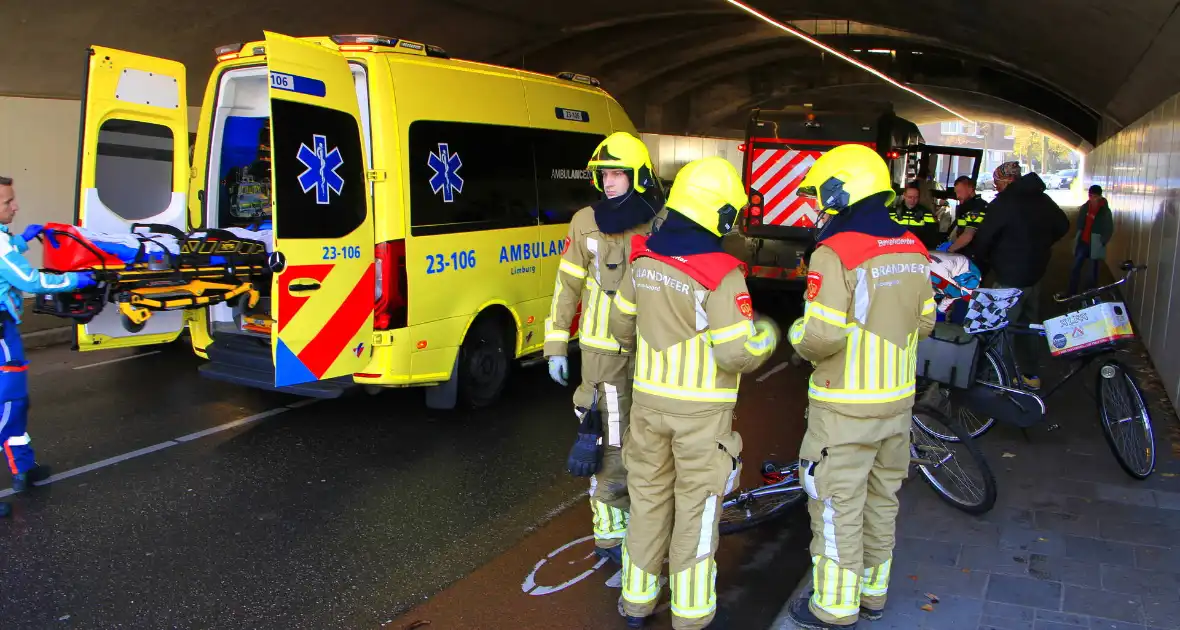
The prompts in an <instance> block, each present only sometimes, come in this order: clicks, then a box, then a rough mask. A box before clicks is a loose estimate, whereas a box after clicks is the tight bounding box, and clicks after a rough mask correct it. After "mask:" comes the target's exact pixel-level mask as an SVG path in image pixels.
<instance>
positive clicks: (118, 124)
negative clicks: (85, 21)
mask: <svg viewBox="0 0 1180 630" xmlns="http://www.w3.org/2000/svg"><path fill="white" fill-rule="evenodd" d="M87 57H88V58H87V61H86V83H85V87H86V89H85V92H84V93H83V95H82V115H81V119H82V120H81V123H82V125H81V135H80V137H79V150H78V180H77V184H78V185H77V192H76V195H77V197H76V203H75V212H76V215H75V221H74V223H75V224H76V225H79V226H81V227H83V228H85V229H86V230H88V231H92V232H101V233H105V234H109V235H112V236H123V237H129V236H130V234H131V225H132V224H133V223H161V224H166V225H168V226H171V227H174V228H177V229H180V230H184V229H185V227H186V216H185V208H186V206H187V203H186V197H187V193H188V186H189V152H188V150H189V147H188V102H187V97H186V93H185V69H184V65H183V64H181V63H178V62H175V61H170V60H168V59H160V58H157V57H149V56H146V55H140V54H137V53H132V52H127V51H123V50H117V49H114V48H104V47H102V46H92V47H91V48H90V50H89V51H88V52H87ZM58 238H62V237H58ZM44 246H45V247H48V246H49V245H48V244H46V245H44ZM184 326H185V321H184V313H183V312H182V311H171V312H157V313H154V314H153V315H152V317H151V318H150V319H148V320H147V321H146V322H144V323H143V324H141V325H139V326H135V325H131V324H130V323H129V322H127V323H125V322H124V321H123V317H122V316H121V315H120V313H119V309H118V308H117V305H115V304H109V303H108V304H106V305H105V308H104V309H103V311H102V312H101V313H99V314H98V315H97V316H96V317H95V318H94V319H92V320H91V321H90V322H89V323H87V324H84V325H79V326H77V339H78V349H79V350H83V351H85V350H104V349H109V348H127V347H131V346H146V345H152V344H159V343H167V342H170V341H173V340H174V339H176V338H177V337H179V336H180V332H181V331H182V330H183V329H184ZM132 330H134V332H132Z"/></svg>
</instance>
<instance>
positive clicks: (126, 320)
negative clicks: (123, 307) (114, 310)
mask: <svg viewBox="0 0 1180 630" xmlns="http://www.w3.org/2000/svg"><path fill="white" fill-rule="evenodd" d="M119 323H121V324H123V330H126V331H127V332H129V333H131V334H135V333H137V332H140V331H142V330H143V329H144V327H145V326H147V320H146V319H145V320H144V321H143V323H140V324H136V323H135V322H133V321H131V318H130V317H127V316H126V315H123V314H120V315H119Z"/></svg>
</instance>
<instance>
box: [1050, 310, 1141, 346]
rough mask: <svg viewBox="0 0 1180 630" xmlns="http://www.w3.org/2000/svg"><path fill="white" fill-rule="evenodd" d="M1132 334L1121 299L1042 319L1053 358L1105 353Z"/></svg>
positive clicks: (1130, 337)
mask: <svg viewBox="0 0 1180 630" xmlns="http://www.w3.org/2000/svg"><path fill="white" fill-rule="evenodd" d="M1134 337H1135V331H1134V330H1133V329H1132V328H1131V318H1130V317H1129V316H1128V315H1127V307H1126V305H1125V304H1123V303H1122V302H1103V303H1101V304H1095V305H1094V306H1089V307H1087V308H1083V309H1081V310H1077V311H1073V312H1071V313H1066V314H1065V315H1062V316H1061V317H1055V318H1053V319H1050V320H1046V321H1045V339H1046V340H1047V341H1048V343H1049V353H1050V354H1052V355H1053V356H1055V357H1059V356H1063V355H1070V356H1077V355H1079V354H1088V353H1091V352H1105V351H1107V350H1110V349H1111V348H1114V347H1116V346H1118V345H1121V344H1122V343H1124V342H1126V341H1127V340H1130V339H1133V338H1134Z"/></svg>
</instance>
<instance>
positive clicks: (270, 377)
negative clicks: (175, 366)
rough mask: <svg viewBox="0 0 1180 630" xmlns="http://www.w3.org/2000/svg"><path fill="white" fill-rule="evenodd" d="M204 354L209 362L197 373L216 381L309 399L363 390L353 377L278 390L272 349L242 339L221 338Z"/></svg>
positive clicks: (339, 395)
mask: <svg viewBox="0 0 1180 630" xmlns="http://www.w3.org/2000/svg"><path fill="white" fill-rule="evenodd" d="M205 351H206V353H207V354H208V355H209V362H208V363H206V364H204V365H202V366H201V367H200V368H199V369H198V372H199V373H200V375H201V376H203V377H205V378H208V379H211V380H215V381H224V382H226V383H233V384H235V385H244V386H246V387H254V388H257V389H265V390H270V391H274V392H280V393H284V394H293V395H295V396H306V397H308V398H339V397H341V396H343V395H344V394H346V393H349V392H350V391H351V390H359V389H360V385H357V384H356V382H355V381H353V380H352V377H351V376H341V377H339V378H334V379H329V380H325V381H312V382H310V383H301V384H299V385H290V386H286V387H275V384H274V383H275V368H274V364H273V363H271V358H270V347H269V345H268V344H262V343H259V342H258V340H257V339H252V338H249V337H245V336H243V335H220V336H218V337H217V338H216V339H215V340H214V341H213V343H211V344H209V346H208V347H207V348H205Z"/></svg>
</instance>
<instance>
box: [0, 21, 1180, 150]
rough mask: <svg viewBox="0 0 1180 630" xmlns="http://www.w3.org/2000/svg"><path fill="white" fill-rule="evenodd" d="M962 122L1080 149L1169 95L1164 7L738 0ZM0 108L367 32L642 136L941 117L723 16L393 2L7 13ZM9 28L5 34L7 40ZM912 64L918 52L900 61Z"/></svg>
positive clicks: (778, 36)
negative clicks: (834, 115) (110, 52)
mask: <svg viewBox="0 0 1180 630" xmlns="http://www.w3.org/2000/svg"><path fill="white" fill-rule="evenodd" d="M751 5H752V6H754V7H755V8H757V9H758V10H760V11H762V12H764V13H767V14H768V15H771V16H772V17H774V18H775V19H778V20H782V21H786V22H790V23H791V24H793V25H794V26H796V27H797V28H799V29H800V30H803V31H805V32H809V33H813V34H815V36H816V37H817V38H819V39H821V40H822V41H824V42H825V43H826V44H828V45H830V46H833V47H835V48H837V49H839V50H842V51H849V50H854V49H858V50H862V51H868V50H872V49H880V50H890V51H895V52H894V53H891V54H873V53H868V52H863V53H858V54H857V56H858V57H859V58H861V59H862V60H865V61H867V62H869V63H872V64H873V65H874V66H875V67H878V68H879V69H881V70H882V71H884V72H885V73H886V74H889V75H890V76H893V77H894V78H896V79H898V80H900V81H902V82H906V83H910V84H913V85H914V86H915V87H917V88H918V89H920V90H923V91H926V92H928V93H929V94H931V95H932V96H935V97H936V98H938V99H940V100H943V101H944V102H945V103H946V104H947V105H948V106H950V107H952V108H954V109H958V110H959V111H961V112H963V113H964V114H967V115H968V116H969V117H972V118H975V117H978V118H986V119H998V120H1005V121H1008V122H1015V123H1023V124H1032V125H1035V126H1038V127H1042V128H1045V129H1046V130H1047V131H1049V132H1050V133H1053V134H1054V135H1057V136H1059V137H1061V138H1062V139H1064V140H1066V141H1067V142H1069V143H1071V144H1074V145H1078V146H1080V147H1081V148H1083V149H1088V148H1089V147H1091V146H1093V145H1095V144H1097V143H1098V142H1100V141H1101V140H1102V139H1104V138H1106V137H1109V136H1110V135H1112V134H1113V133H1115V132H1117V131H1118V130H1119V129H1121V128H1122V127H1124V126H1126V125H1128V124H1130V123H1132V122H1134V121H1135V120H1136V119H1137V118H1139V117H1140V116H1142V115H1143V114H1145V113H1146V112H1148V111H1150V110H1151V109H1152V108H1153V107H1155V106H1156V105H1158V104H1159V103H1160V102H1161V101H1163V100H1164V99H1165V98H1167V97H1169V96H1171V95H1172V94H1174V93H1176V92H1180V18H1178V17H1177V14H1176V9H1177V7H1178V6H1180V1H1178V0H1137V1H1136V2H1133V3H1128V2H1125V1H1123V0H1026V1H1025V2H1021V3H1012V2H1010V1H1007V0H1005V1H1003V2H1001V1H995V0H981V1H980V2H974V3H968V2H959V1H955V0H911V1H910V2H907V3H905V5H906V10H904V11H900V10H898V3H896V2H894V1H892V0H751ZM4 11H5V20H4V21H5V23H6V26H7V28H6V29H5V35H4V37H2V38H0V58H3V59H4V60H5V61H6V63H5V72H4V73H2V74H0V94H7V95H21V96H45V97H68V98H77V97H78V95H79V91H80V90H79V87H80V85H81V81H82V66H83V63H84V56H83V51H84V50H85V48H86V46H88V45H90V44H100V45H106V46H112V47H116V48H122V49H126V50H132V51H135V52H141V53H145V54H150V55H156V56H161V57H168V58H171V59H177V60H179V61H183V62H184V63H185V64H186V66H187V67H188V68H189V100H190V103H191V104H193V105H197V104H199V102H200V99H201V96H202V94H203V92H204V83H205V81H206V79H207V77H208V73H209V70H210V68H211V67H212V65H213V61H214V60H213V54H212V49H213V48H214V47H215V46H218V45H221V44H226V43H232V42H238V41H246V40H250V39H260V38H261V35H262V31H263V29H270V30H275V31H279V32H284V33H287V34H290V35H296V36H301V35H322V34H332V33H358V32H359V33H380V34H384V35H390V36H395V37H405V38H407V39H413V40H417V41H422V42H427V43H432V44H436V45H439V46H442V47H443V48H445V49H446V50H447V51H448V52H450V53H451V55H452V56H454V57H459V58H465V59H473V60H481V61H491V62H494V63H501V64H504V65H510V66H515V67H522V68H526V69H530V70H537V71H541V72H557V71H562V70H574V71H577V72H583V73H587V74H591V75H593V76H596V77H598V78H599V79H600V80H601V81H602V83H603V87H604V88H606V89H607V90H609V91H610V92H611V93H612V94H613V95H614V96H615V97H616V98H618V99H619V100H620V102H622V103H623V105H624V106H625V107H626V108H627V110H628V112H629V113H630V115H631V117H632V119H633V120H634V121H635V123H636V126H638V127H639V128H640V130H642V131H648V132H659V133H672V134H683V133H691V134H709V135H727V136H731V137H736V136H739V135H740V134H741V129H742V126H743V123H744V120H745V118H746V117H747V116H748V111H749V109H750V107H751V106H759V107H762V108H764V109H778V108H782V107H788V106H791V105H800V104H803V103H813V104H815V106H816V107H823V106H827V105H832V106H835V105H836V104H847V103H856V102H866V101H868V102H877V101H893V102H894V103H895V107H896V109H897V111H898V113H900V114H901V115H903V116H907V117H910V118H912V119H913V120H915V122H927V121H932V120H940V119H945V118H947V117H948V116H949V115H948V114H945V113H944V112H942V111H941V110H937V109H932V108H931V106H930V105H929V104H928V103H926V102H924V101H922V100H920V99H917V98H916V97H913V96H910V95H907V94H906V93H905V92H903V91H901V90H898V89H896V88H890V87H887V86H884V85H882V84H879V83H877V82H878V80H877V79H875V78H873V77H872V76H871V75H869V74H868V73H866V72H864V71H863V70H859V69H856V68H853V67H851V66H849V65H848V64H846V63H844V62H842V61H839V60H837V59H834V58H832V56H831V55H827V56H826V58H825V56H824V55H822V54H821V52H820V51H819V50H817V49H815V48H813V47H811V46H809V45H807V44H806V43H804V42H802V41H800V40H798V39H797V38H794V37H791V36H789V35H787V34H786V33H783V32H782V31H779V30H777V29H774V28H773V27H770V26H769V25H766V24H764V23H762V22H760V21H758V20H757V19H756V18H754V17H752V16H750V15H749V14H746V13H744V12H742V11H740V10H738V9H737V8H735V7H733V6H731V5H729V4H728V3H726V2H724V0H649V1H648V2H644V3H638V4H636V3H605V4H601V3H600V4H590V5H586V4H577V3H573V4H570V3H551V2H541V1H539V0H499V2H497V3H490V2H488V3H483V2H479V1H478V0H397V1H396V2H380V3H377V2H359V3H353V4H352V5H350V10H348V11H340V10H332V11H326V10H325V5H324V4H323V3H322V2H318V1H314V2H313V1H312V0H286V1H282V2H279V1H275V0H254V1H253V2H238V1H234V2H230V1H229V0H203V1H202V2H200V3H183V4H182V3H172V4H168V3H163V2H160V1H159V0H118V2H112V3H97V2H83V1H81V0H61V1H59V2H21V3H9V6H6V7H5V9H4ZM13 27H15V28H13ZM915 53H917V54H915Z"/></svg>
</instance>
